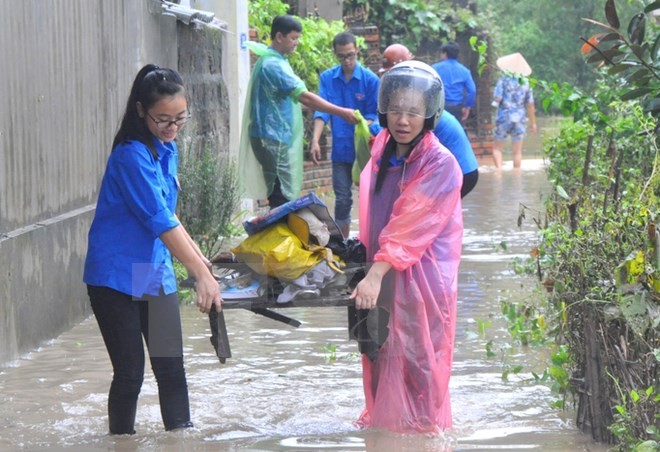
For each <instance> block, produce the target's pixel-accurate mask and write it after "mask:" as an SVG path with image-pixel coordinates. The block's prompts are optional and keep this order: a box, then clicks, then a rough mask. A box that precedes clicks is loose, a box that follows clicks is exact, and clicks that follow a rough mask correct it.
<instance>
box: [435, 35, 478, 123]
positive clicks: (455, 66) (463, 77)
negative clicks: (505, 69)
mask: <svg viewBox="0 0 660 452" xmlns="http://www.w3.org/2000/svg"><path fill="white" fill-rule="evenodd" d="M459 52H460V47H459V46H458V44H457V43H455V42H454V41H449V42H446V43H445V44H443V45H442V47H441V48H440V55H441V60H440V61H438V62H437V63H435V64H434V65H433V69H435V71H436V72H437V73H438V75H439V76H440V79H441V80H442V84H443V85H444V88H445V110H447V111H448V112H449V113H451V114H452V115H454V116H455V117H456V119H458V120H459V121H460V122H461V124H464V123H465V120H466V119H467V118H468V116H469V115H470V108H472V107H474V103H475V99H476V97H477V87H476V86H475V84H474V80H473V79H472V73H471V72H470V70H469V69H468V68H467V67H465V66H464V65H462V64H461V63H459V62H458V60H457V58H458V54H459Z"/></svg>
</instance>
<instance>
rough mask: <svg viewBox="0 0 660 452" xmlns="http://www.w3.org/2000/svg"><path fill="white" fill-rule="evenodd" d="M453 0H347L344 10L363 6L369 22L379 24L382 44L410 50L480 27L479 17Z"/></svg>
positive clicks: (348, 10)
mask: <svg viewBox="0 0 660 452" xmlns="http://www.w3.org/2000/svg"><path fill="white" fill-rule="evenodd" d="M456 3H457V2H455V1H450V0H435V1H429V0H344V13H350V12H351V11H352V10H355V9H358V8H362V9H364V10H366V12H367V22H368V23H371V24H374V25H377V26H378V31H379V33H380V36H381V44H382V45H383V46H388V45H390V44H393V43H400V44H403V45H405V46H406V47H408V48H410V49H419V48H423V47H425V46H427V45H429V44H431V43H440V42H443V41H447V40H449V39H455V38H456V34H457V33H461V32H464V31H467V30H471V29H476V28H477V27H478V19H477V16H476V15H475V14H474V12H473V11H471V10H470V9H468V8H464V7H461V6H457V5H456Z"/></svg>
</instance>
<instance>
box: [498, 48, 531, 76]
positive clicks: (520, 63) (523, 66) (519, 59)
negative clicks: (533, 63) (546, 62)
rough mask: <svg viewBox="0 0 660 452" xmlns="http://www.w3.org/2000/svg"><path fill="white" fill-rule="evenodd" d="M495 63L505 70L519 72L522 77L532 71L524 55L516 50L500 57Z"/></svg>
mask: <svg viewBox="0 0 660 452" xmlns="http://www.w3.org/2000/svg"><path fill="white" fill-rule="evenodd" d="M495 63H496V64H497V67H498V68H500V69H502V70H503V71H505V72H511V73H514V74H520V75H522V76H524V77H527V76H528V75H530V74H531V73H532V68H531V67H529V64H527V61H525V57H523V56H522V55H521V54H520V53H518V52H516V53H512V54H511V55H505V56H503V57H500V58H498V59H497V61H496V62H495Z"/></svg>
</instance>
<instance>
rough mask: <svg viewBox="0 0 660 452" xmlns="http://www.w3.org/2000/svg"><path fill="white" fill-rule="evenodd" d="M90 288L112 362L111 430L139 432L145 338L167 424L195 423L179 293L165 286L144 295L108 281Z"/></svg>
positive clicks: (179, 426) (123, 432) (88, 291)
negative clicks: (127, 291) (137, 419)
mask: <svg viewBox="0 0 660 452" xmlns="http://www.w3.org/2000/svg"><path fill="white" fill-rule="evenodd" d="M87 293H88V295H89V299H90V301H91V304H92V310H93V311H94V316H95V317H96V321H97V322H98V324H99V328H100V329H101V334H102V335H103V341H104V342H105V346H106V348H107V350H108V354H109V355H110V361H111V362H112V370H113V376H112V384H111V385H110V393H109V395H108V418H109V423H110V433H113V434H133V433H135V430H134V425H135V413H136V411H137V400H138V395H139V394H140V389H141V388H142V382H143V380H144V364H145V356H144V345H143V342H142V339H143V338H144V341H145V342H146V344H147V349H148V351H149V360H150V362H151V368H152V370H153V372H154V376H155V377H156V382H157V383H158V399H159V402H160V412H161V415H162V418H163V424H164V425H165V429H166V430H174V429H177V428H184V427H192V423H191V422H190V406H189V402H188V384H187V381H186V374H185V370H184V367H183V339H182V333H181V316H180V313H179V302H178V300H177V296H176V293H174V294H171V295H163V294H162V292H161V295H159V296H156V297H151V296H147V297H145V298H144V299H143V300H135V299H133V297H131V296H130V295H127V294H125V293H122V292H118V291H116V290H113V289H110V288H108V287H99V286H87Z"/></svg>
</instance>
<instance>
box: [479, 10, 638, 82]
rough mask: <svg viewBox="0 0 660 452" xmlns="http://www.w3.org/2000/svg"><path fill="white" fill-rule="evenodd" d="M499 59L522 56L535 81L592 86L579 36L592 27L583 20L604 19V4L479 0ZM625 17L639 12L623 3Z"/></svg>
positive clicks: (622, 15)
mask: <svg viewBox="0 0 660 452" xmlns="http://www.w3.org/2000/svg"><path fill="white" fill-rule="evenodd" d="M476 1H477V5H478V8H479V15H480V16H483V17H484V21H485V22H486V24H487V25H486V28H487V29H488V30H489V31H490V36H491V46H492V49H493V51H494V53H495V55H497V56H501V55H507V54H510V53H514V52H520V53H522V54H523V55H524V56H525V58H526V59H527V61H528V62H529V64H530V66H531V67H532V69H533V70H534V76H535V78H537V79H541V80H546V81H553V82H558V83H559V84H561V83H564V82H565V83H569V84H570V85H573V86H577V87H580V88H583V89H586V88H590V87H592V86H593V83H594V82H595V80H596V76H595V74H594V73H593V72H592V71H591V70H590V69H589V68H588V67H587V66H586V65H585V63H584V60H583V58H582V56H581V54H580V46H581V45H582V42H581V40H580V37H581V36H590V35H591V34H592V33H591V32H590V30H591V29H592V26H591V25H590V24H588V23H587V22H585V21H583V20H582V19H583V18H587V17H588V18H595V19H596V20H601V19H602V20H604V19H605V16H604V13H603V8H602V4H603V1H602V0H584V1H579V2H576V1H575V0H537V1H534V2H521V1H518V0H497V1H490V0H476ZM620 3H621V6H620V12H621V17H622V18H623V19H625V18H627V17H631V16H632V15H633V14H634V11H635V9H634V8H633V7H632V6H631V5H629V4H628V2H626V1H621V2H620Z"/></svg>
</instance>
